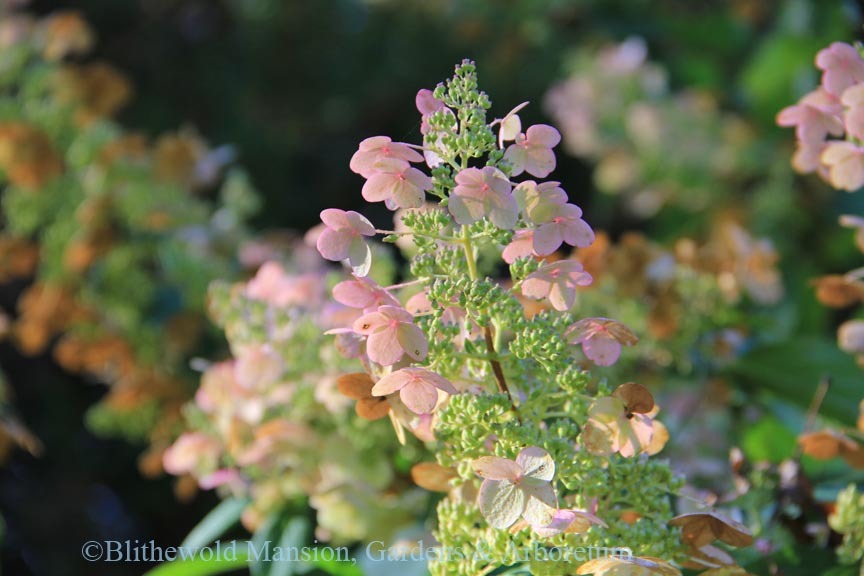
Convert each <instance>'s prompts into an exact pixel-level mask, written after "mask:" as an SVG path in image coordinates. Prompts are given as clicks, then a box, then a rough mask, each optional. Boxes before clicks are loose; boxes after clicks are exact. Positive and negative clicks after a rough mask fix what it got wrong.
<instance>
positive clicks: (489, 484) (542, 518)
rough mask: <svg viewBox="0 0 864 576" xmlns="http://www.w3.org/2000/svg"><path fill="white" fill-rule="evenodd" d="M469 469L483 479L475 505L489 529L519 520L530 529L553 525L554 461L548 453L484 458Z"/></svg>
mask: <svg viewBox="0 0 864 576" xmlns="http://www.w3.org/2000/svg"><path fill="white" fill-rule="evenodd" d="M472 467H473V468H474V472H475V473H476V474H477V475H478V476H480V477H481V478H483V483H482V484H481V485H480V493H479V494H478V496H477V503H478V504H479V506H480V512H481V513H482V514H483V516H484V517H485V518H486V521H487V522H489V525H490V526H492V527H493V528H498V529H501V530H503V529H505V528H509V527H510V526H512V525H513V523H515V522H516V521H517V520H518V519H519V518H520V517H522V518H524V519H525V520H526V521H527V522H528V523H529V524H531V525H532V526H545V525H548V524H549V523H550V522H551V521H552V518H553V515H554V513H555V510H557V508H558V498H557V497H556V496H555V490H554V488H552V484H551V483H550V482H551V480H552V478H553V477H554V476H555V461H554V460H552V457H551V456H550V455H549V453H548V452H546V451H545V450H543V449H542V448H538V447H536V446H529V447H528V448H523V449H522V451H520V452H519V454H518V455H517V456H516V460H510V459H508V458H500V457H498V456H483V457H481V458H478V459H476V460H474V462H472Z"/></svg>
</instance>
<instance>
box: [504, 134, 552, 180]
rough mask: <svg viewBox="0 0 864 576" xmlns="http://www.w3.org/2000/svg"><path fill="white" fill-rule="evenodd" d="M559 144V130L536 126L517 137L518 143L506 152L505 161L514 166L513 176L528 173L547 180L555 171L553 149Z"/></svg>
mask: <svg viewBox="0 0 864 576" xmlns="http://www.w3.org/2000/svg"><path fill="white" fill-rule="evenodd" d="M559 142H561V134H559V132H558V130H556V129H555V128H553V127H552V126H547V125H546V124H535V125H534V126H531V127H530V128H528V130H527V131H526V132H525V133H524V134H517V135H516V142H515V143H513V144H511V145H510V146H509V147H508V148H507V151H506V152H504V160H506V161H507V162H509V163H510V165H511V166H512V172H511V174H512V175H513V176H518V175H520V174H522V172H528V173H529V174H531V175H532V176H536V177H537V178H545V177H546V176H548V175H549V174H551V173H552V171H553V170H555V153H554V152H553V151H552V148H554V147H555V146H557V145H558V143H559Z"/></svg>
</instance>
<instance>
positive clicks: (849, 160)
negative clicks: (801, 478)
mask: <svg viewBox="0 0 864 576" xmlns="http://www.w3.org/2000/svg"><path fill="white" fill-rule="evenodd" d="M815 64H816V67H817V68H818V69H819V70H821V72H822V81H821V83H820V85H819V86H818V87H817V88H816V89H815V90H814V91H812V92H810V93H809V94H806V95H805V96H804V97H802V98H801V100H800V101H799V102H798V103H797V104H795V105H792V106H789V107H787V108H784V109H783V110H781V111H780V113H779V114H778V115H777V123H778V124H779V125H780V126H786V127H794V128H795V135H796V139H797V149H796V152H795V155H794V156H793V158H792V164H793V166H794V167H795V169H796V170H798V171H799V172H802V173H809V172H817V173H818V174H819V176H821V177H822V179H823V180H825V181H826V182H828V183H829V184H831V186H833V187H834V188H837V189H840V190H846V191H848V192H855V191H857V190H860V189H861V187H862V186H864V47H862V46H861V44H859V43H856V44H855V45H854V46H852V45H849V44H846V43H844V42H834V43H832V44H831V45H830V46H828V47H826V48H824V49H822V50H820V51H819V53H818V54H817V55H816V62H815ZM840 225H841V226H843V227H846V228H851V229H853V230H854V231H855V237H854V239H855V244H856V246H857V247H858V249H859V250H860V251H861V252H862V253H864V218H862V217H861V216H857V215H843V216H841V217H840ZM862 278H864V268H858V269H856V270H852V271H850V272H848V273H846V274H831V275H827V276H822V277H820V278H817V279H815V280H814V281H813V284H814V287H815V290H816V297H817V299H818V300H819V301H820V302H821V303H823V304H824V305H826V306H829V307H832V308H839V309H849V308H851V307H853V306H859V315H858V316H859V317H854V318H852V319H850V320H846V321H845V322H843V323H842V324H841V325H840V326H839V328H838V330H837V343H838V345H839V347H840V348H841V349H842V350H843V351H845V352H847V353H849V354H853V355H854V356H855V357H856V359H857V362H858V364H859V366H861V367H864V320H862V319H861V318H860V304H861V303H862V302H864V282H862ZM862 433H864V400H862V401H861V404H860V414H859V418H858V423H857V428H855V429H853V428H851V427H850V428H849V429H843V430H839V431H838V430H833V429H823V430H817V431H815V432H807V433H804V434H802V435H800V436H799V437H798V444H799V446H800V448H801V451H802V452H803V453H804V454H807V455H808V456H810V457H812V458H816V459H819V460H829V459H842V460H844V461H845V462H846V463H847V464H848V465H849V466H851V467H852V468H859V469H860V468H864V444H862V443H861V441H860V440H861V434H862ZM862 512H864V496H862V494H861V492H860V490H858V489H857V488H856V486H855V485H854V484H850V485H849V486H848V487H847V488H846V489H845V490H843V491H841V492H840V494H839V495H838V496H837V501H836V503H835V509H834V511H833V512H832V513H831V514H830V515H829V517H828V524H829V526H830V527H831V528H832V529H833V530H834V531H835V532H837V533H839V534H842V535H843V542H842V544H841V545H840V546H839V547H838V548H837V556H838V559H839V560H840V562H841V563H842V564H855V563H859V562H861V561H862V560H864V545H862V541H864V540H862V538H864V523H862V518H864V514H862Z"/></svg>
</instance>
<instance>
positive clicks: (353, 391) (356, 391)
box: [336, 372, 375, 400]
mask: <svg viewBox="0 0 864 576" xmlns="http://www.w3.org/2000/svg"><path fill="white" fill-rule="evenodd" d="M374 385H375V382H374V381H373V380H372V377H371V376H369V375H368V374H366V373H365V372H352V373H351V374H343V375H342V376H339V377H338V378H337V379H336V386H337V387H338V388H339V392H341V393H342V394H343V395H345V396H347V397H348V398H352V399H354V400H361V399H363V398H372V397H373V396H372V387H373V386H374Z"/></svg>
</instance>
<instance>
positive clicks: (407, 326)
mask: <svg viewBox="0 0 864 576" xmlns="http://www.w3.org/2000/svg"><path fill="white" fill-rule="evenodd" d="M354 331H355V332H356V333H358V334H361V335H363V336H367V340H366V353H367V354H368V355H369V359H370V360H372V361H373V362H377V363H378V364H381V365H382V366H390V365H392V364H395V363H396V362H398V361H399V360H400V359H401V358H402V356H405V355H407V356H408V357H409V358H411V359H413V360H423V359H424V358H426V352H427V350H428V347H429V344H428V342H427V341H426V335H425V334H423V331H422V330H421V329H420V327H419V326H417V325H416V324H414V316H412V315H411V313H410V312H408V311H407V310H405V309H404V308H399V307H397V306H380V307H379V308H378V310H377V311H375V312H370V313H368V314H364V315H363V316H361V317H360V318H358V319H357V320H356V321H355V322H354Z"/></svg>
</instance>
